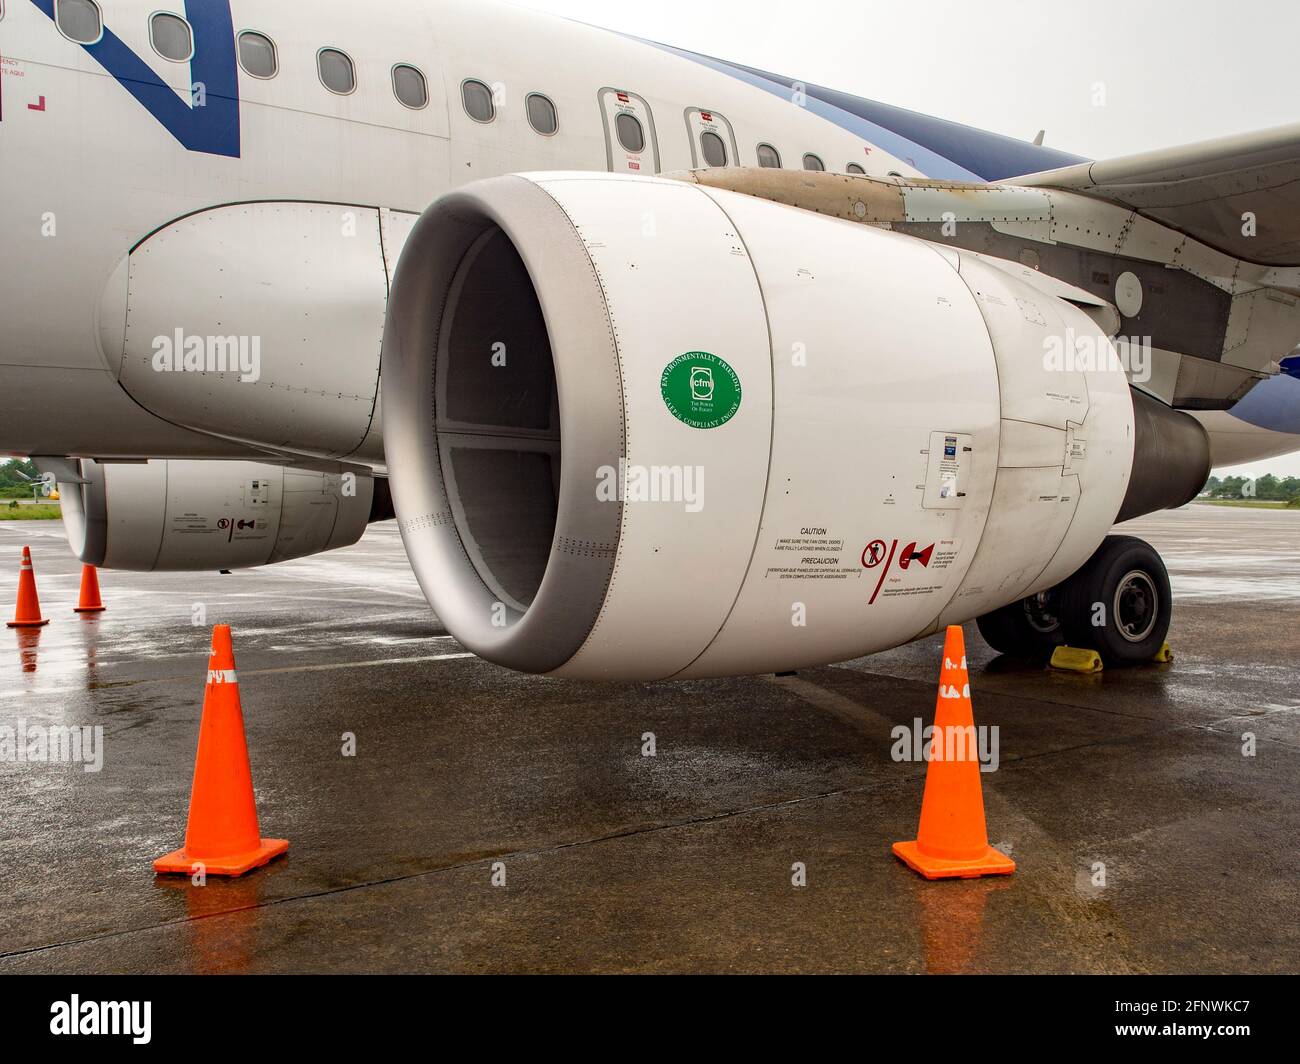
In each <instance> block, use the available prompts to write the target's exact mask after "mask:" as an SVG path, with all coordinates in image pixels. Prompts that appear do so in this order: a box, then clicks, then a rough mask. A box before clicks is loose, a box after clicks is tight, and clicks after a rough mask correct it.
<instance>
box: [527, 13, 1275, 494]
mask: <svg viewBox="0 0 1300 1064" xmlns="http://www.w3.org/2000/svg"><path fill="white" fill-rule="evenodd" d="M519 6H522V7H529V8H533V9H535V10H538V11H549V12H552V13H554V14H557V15H563V16H565V17H568V18H573V19H577V20H579V21H582V22H589V23H592V24H593V25H598V26H606V27H608V28H610V29H615V30H621V31H622V32H624V33H630V34H634V35H635V36H638V37H645V38H649V39H651V40H656V41H660V42H663V43H666V44H675V45H678V46H679V47H682V48H689V49H691V50H693V51H698V52H704V53H706V54H708V55H715V56H718V57H720V58H723V59H731V60H734V61H737V62H741V63H746V64H748V65H750V66H757V67H761V68H763V69H765V70H771V71H773V72H775V73H778V74H786V75H789V76H790V77H793V78H797V79H799V80H801V81H806V82H814V83H817V84H822V85H828V86H831V87H833V88H837V89H842V90H844V91H846V92H851V93H854V94H855V95H859V96H865V97H867V98H869V99H873V100H881V101H883V102H885V103H891V104H896V105H898V106H901V107H908V108H911V109H912V110H914V111H921V112H924V113H926V114H932V115H938V116H939V117H941V118H950V119H954V120H955V121H958V122H965V123H967V124H969V125H973V126H978V127H979V128H981V129H990V130H994V131H996V132H998V133H1006V134H1008V135H1010V136H1014V137H1022V138H1024V139H1026V140H1028V139H1032V138H1033V136H1034V134H1035V133H1037V132H1038V130H1040V129H1045V130H1046V131H1047V140H1046V143H1048V144H1050V145H1052V146H1053V147H1057V148H1061V149H1062V150H1064V151H1070V152H1075V153H1077V154H1079V155H1084V156H1087V157H1089V158H1093V159H1106V158H1112V157H1114V156H1117V155H1130V154H1133V153H1134V152H1140V151H1147V150H1150V149H1152V148H1161V147H1169V146H1173V145H1178V144H1188V143H1192V142H1194V141H1198V140H1206V139H1209V138H1211V137H1220V136H1226V135H1228V134H1232V133H1242V132H1246V131H1248V130H1253V129H1265V128H1267V127H1269V126H1278V125H1284V124H1286V123H1289V122H1295V121H1297V120H1300V78H1298V77H1297V73H1296V68H1297V54H1298V53H1300V3H1296V2H1295V0H1234V2H1220V0H1177V2H1175V0H1088V2H1087V3H1066V2H1064V0H1004V2H1003V3H1000V4H995V5H988V4H978V3H971V2H970V0H929V2H927V3H916V2H913V3H903V4H899V3H888V4H886V3H879V2H873V0H802V2H792V0H744V2H741V0H721V2H718V0H714V2H707V0H650V2H646V3H640V4H628V3H619V4H616V3H610V2H608V0H523V2H522V3H520V4H519ZM1098 85H1101V86H1103V87H1104V90H1105V96H1104V99H1105V104H1104V106H1095V105H1094V93H1095V90H1096V87H1097V86H1098ZM1270 471H1271V472H1276V473H1279V474H1281V473H1288V474H1291V475H1300V454H1296V455H1292V456H1289V457H1287V458H1284V459H1274V460H1271V461H1268V462H1264V463H1261V464H1260V465H1259V466H1258V467H1251V470H1250V473H1251V475H1258V474H1259V473H1263V472H1270Z"/></svg>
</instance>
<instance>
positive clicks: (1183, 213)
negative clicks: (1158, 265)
mask: <svg viewBox="0 0 1300 1064" xmlns="http://www.w3.org/2000/svg"><path fill="white" fill-rule="evenodd" d="M1006 183H1007V184H1013V185H1029V186H1033V187H1038V188H1059V189H1064V190H1066V191H1070V192H1078V193H1080V194H1083V195H1087V196H1095V197H1097V198H1098V199H1103V200H1107V201H1109V202H1111V203H1117V204H1120V205H1121V206H1124V207H1128V208H1130V209H1132V210H1135V211H1137V212H1138V213H1139V214H1142V215H1144V216H1146V217H1148V218H1151V219H1153V220H1155V221H1157V222H1160V223H1162V224H1164V225H1167V226H1169V227H1171V228H1173V229H1176V230H1178V231H1180V232H1183V233H1186V234H1188V235H1189V236H1191V237H1194V238H1195V239H1197V240H1200V241H1202V242H1203V243H1205V244H1208V245H1210V246H1211V247H1214V248H1217V249H1219V250H1220V251H1223V252H1225V253H1226V254H1229V255H1232V256H1233V257H1234V258H1238V259H1242V260H1244V261H1246V262H1253V263H1259V264H1260V265H1264V266H1272V267H1292V266H1300V123H1295V124H1292V125H1286V126H1278V127H1277V128H1275V129H1266V130H1262V131H1259V132H1256V133H1243V134H1241V135H1239V136H1232V137H1223V138H1221V139H1218V140H1209V141H1204V142H1202V143H1200V144H1192V145H1188V146H1186V147H1180V148H1163V149H1161V150H1159V151H1152V152H1145V153H1143V154H1141V155H1130V156H1128V157H1126V158H1120V159H1110V160H1107V161H1104V162H1093V163H1078V164H1075V165H1073V166H1067V167H1064V168H1062V169H1059V170H1047V171H1044V172H1042V173H1038V174H1029V175H1028V176H1025V177H1020V178H1015V179H1013V180H1011V181H1008V182H1006ZM1252 216H1253V219H1254V227H1253V228H1254V233H1253V235H1249V234H1250V233H1251V230H1252V226H1251V224H1250V220H1251V217H1252Z"/></svg>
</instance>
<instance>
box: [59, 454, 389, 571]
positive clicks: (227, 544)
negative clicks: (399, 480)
mask: <svg viewBox="0 0 1300 1064" xmlns="http://www.w3.org/2000/svg"><path fill="white" fill-rule="evenodd" d="M79 468H80V483H66V482H63V481H60V482H59V489H60V496H61V504H62V509H63V524H64V527H65V529H66V530H67V533H68V543H69V545H70V546H71V547H72V551H73V553H74V554H76V555H77V556H78V557H79V558H80V559H81V560H82V561H83V562H87V563H89V564H90V565H97V566H100V567H101V568H104V569H127V570H134V571H137V572H150V571H154V570H172V571H199V570H214V569H244V568H251V567H253V566H259V565H270V564H271V563H273V562H282V561H288V560H289V559H291V558H305V557H307V556H309V555H312V554H318V553H320V552H322V551H327V550H334V549H335V548H337V547H347V546H350V545H351V544H353V543H356V542H357V540H359V539H360V538H361V535H362V533H363V532H365V530H366V524H367V522H368V519H369V518H370V516H371V512H372V504H373V503H374V500H375V498H376V495H377V494H378V495H379V496H380V498H381V500H386V498H387V496H386V492H383V491H380V492H379V493H376V490H375V484H374V481H373V479H372V478H371V477H370V476H369V475H368V474H362V473H322V472H316V471H312V470H302V469H293V468H287V467H284V466H278V465H267V464H263V463H259V462H232V461H220V462H215V461H214V462H210V461H177V460H161V461H150V462H138V463H116V462H115V463H105V464H101V463H98V462H92V461H82V462H80V463H79Z"/></svg>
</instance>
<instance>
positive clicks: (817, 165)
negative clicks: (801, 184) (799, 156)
mask: <svg viewBox="0 0 1300 1064" xmlns="http://www.w3.org/2000/svg"><path fill="white" fill-rule="evenodd" d="M803 168H804V169H805V170H825V169H826V164H825V163H824V162H822V161H821V160H820V159H819V158H817V156H815V155H813V154H812V152H809V153H808V154H807V155H805V156H804V157H803Z"/></svg>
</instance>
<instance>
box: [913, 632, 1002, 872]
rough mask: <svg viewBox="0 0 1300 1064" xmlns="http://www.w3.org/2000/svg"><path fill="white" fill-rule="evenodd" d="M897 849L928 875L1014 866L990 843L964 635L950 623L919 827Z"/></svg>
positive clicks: (945, 641) (997, 870)
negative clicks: (985, 817) (981, 786)
mask: <svg viewBox="0 0 1300 1064" xmlns="http://www.w3.org/2000/svg"><path fill="white" fill-rule="evenodd" d="M894 853H895V855H897V856H898V857H899V858H901V859H902V860H903V862H904V863H905V864H906V865H907V866H908V868H910V869H912V870H913V871H914V872H920V873H921V875H923V876H925V878H926V879H958V878H959V879H975V878H977V877H979V876H996V875H1009V874H1010V873H1012V872H1014V871H1015V870H1016V863H1015V862H1014V861H1013V860H1011V858H1010V857H1007V856H1006V855H1005V854H1002V853H999V852H998V851H997V850H995V849H994V848H993V847H992V846H990V845H989V837H988V829H987V828H986V827H985V824H984V796H983V794H982V793H981V791H980V766H979V753H978V750H977V747H976V742H975V717H974V714H973V713H972V711H971V703H970V680H969V678H968V677H967V675H966V640H965V638H964V637H963V635H962V630H961V628H960V627H959V626H957V625H951V626H949V628H948V637H947V639H945V640H944V644H943V671H942V672H941V673H940V676H939V698H938V700H937V702H936V703H935V709H934V738H933V740H932V743H931V754H930V763H929V765H928V767H927V768H926V773H925V796H924V797H923V798H922V799H921V826H920V828H919V830H918V831H917V837H916V841H915V842H896V843H894Z"/></svg>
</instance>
